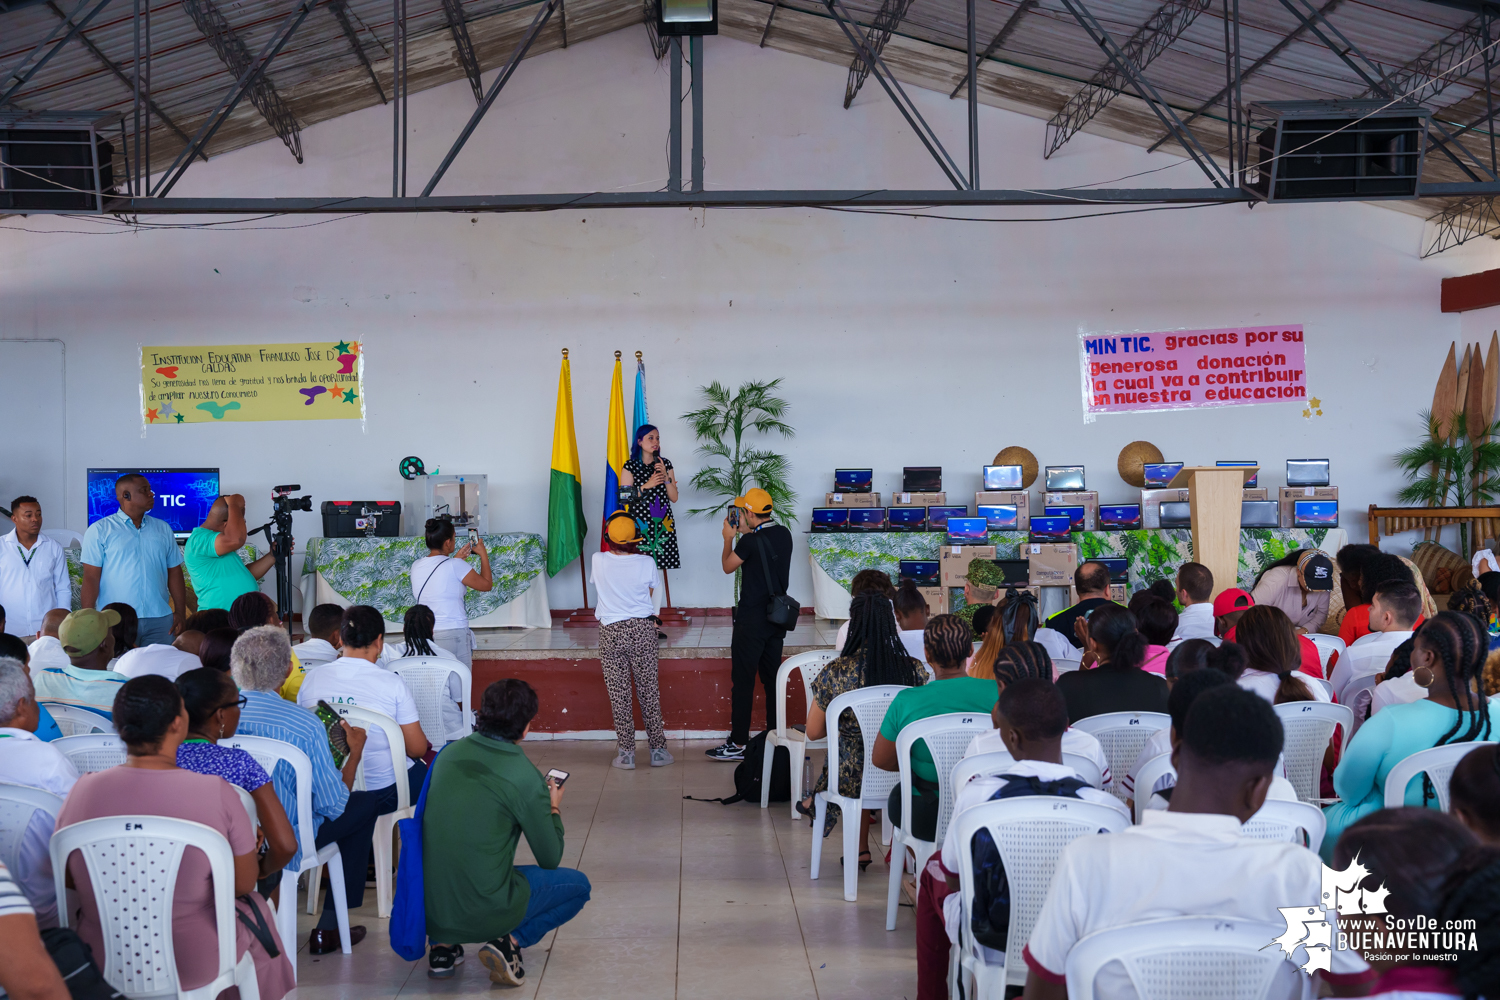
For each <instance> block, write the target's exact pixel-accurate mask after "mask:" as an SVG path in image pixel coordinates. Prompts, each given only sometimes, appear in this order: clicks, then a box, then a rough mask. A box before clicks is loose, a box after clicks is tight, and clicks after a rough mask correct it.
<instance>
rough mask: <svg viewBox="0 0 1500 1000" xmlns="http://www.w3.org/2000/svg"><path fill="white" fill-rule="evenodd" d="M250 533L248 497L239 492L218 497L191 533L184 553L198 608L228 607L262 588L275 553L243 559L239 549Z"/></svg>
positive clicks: (274, 560)
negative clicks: (253, 559)
mask: <svg viewBox="0 0 1500 1000" xmlns="http://www.w3.org/2000/svg"><path fill="white" fill-rule="evenodd" d="M249 537H250V532H249V529H248V528H247V527H246V526H245V498H244V497H243V496H241V495H240V494H238V493H229V494H226V495H224V496H221V497H219V498H218V499H217V500H215V501H214V502H213V506H212V507H210V508H209V509H208V516H207V517H205V518H204V519H203V524H202V525H201V526H200V527H197V528H194V529H193V533H192V534H191V535H189V536H188V540H187V545H185V546H183V550H182V557H183V561H184V562H186V563H187V569H188V576H189V577H190V578H191V579H192V581H193V591H194V592H195V593H196V594H197V595H198V610H199V611H202V610H204V609H206V608H223V609H224V610H226V611H228V610H229V607H230V605H232V604H233V603H234V599H235V598H236V597H239V596H240V595H241V594H248V593H251V592H253V591H256V590H259V589H260V580H261V578H262V577H264V576H265V575H266V574H267V573H268V572H270V570H271V567H272V566H274V565H275V564H276V556H275V555H274V554H273V553H270V552H267V553H266V554H265V555H263V556H261V557H260V558H259V559H257V560H255V561H254V562H252V563H250V564H249V565H248V566H247V565H246V564H245V563H244V562H243V561H242V560H241V559H240V549H242V548H244V547H245V542H246V540H247V539H248V538H249ZM257 624H259V623H257Z"/></svg>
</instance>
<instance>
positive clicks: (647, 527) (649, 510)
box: [625, 458, 682, 569]
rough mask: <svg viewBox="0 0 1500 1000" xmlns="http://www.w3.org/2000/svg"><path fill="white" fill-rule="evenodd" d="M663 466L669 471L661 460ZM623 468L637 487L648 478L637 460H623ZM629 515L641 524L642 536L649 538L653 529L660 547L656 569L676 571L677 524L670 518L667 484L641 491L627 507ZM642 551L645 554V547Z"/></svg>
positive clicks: (646, 472) (647, 472)
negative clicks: (628, 507)
mask: <svg viewBox="0 0 1500 1000" xmlns="http://www.w3.org/2000/svg"><path fill="white" fill-rule="evenodd" d="M662 463H663V464H664V465H665V466H666V467H667V468H668V469H670V468H672V462H671V460H670V459H665V458H664V459H662ZM625 469H626V471H628V472H629V473H630V478H631V481H632V482H634V483H636V484H637V485H639V484H641V483H644V482H645V481H646V480H648V479H650V478H651V470H650V469H648V468H647V467H646V466H645V465H644V464H643V463H642V462H641V461H640V459H637V458H629V459H626V460H625ZM630 516H631V517H633V518H635V519H636V522H637V523H638V524H640V526H641V527H640V531H641V534H642V535H645V536H646V537H647V538H648V539H649V538H651V537H653V535H652V534H651V531H652V529H653V528H654V529H655V532H656V535H655V537H657V538H659V539H660V546H659V547H658V548H657V550H656V566H657V568H658V569H677V568H679V567H680V566H681V565H682V562H681V561H680V560H679V559H678V557H677V522H676V520H675V519H674V518H673V516H672V501H671V500H669V499H667V484H666V483H662V484H661V485H660V486H653V487H651V489H649V490H642V491H641V494H640V497H639V498H638V499H637V500H636V501H635V502H634V503H632V504H631V505H630ZM653 522H656V523H655V524H653ZM641 551H643V552H644V551H646V549H645V546H644V545H643V546H642V547H641Z"/></svg>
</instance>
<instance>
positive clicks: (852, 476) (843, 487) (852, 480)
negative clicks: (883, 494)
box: [833, 469, 875, 493]
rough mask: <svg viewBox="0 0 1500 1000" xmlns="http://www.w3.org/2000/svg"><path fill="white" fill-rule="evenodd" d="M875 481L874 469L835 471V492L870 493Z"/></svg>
mask: <svg viewBox="0 0 1500 1000" xmlns="http://www.w3.org/2000/svg"><path fill="white" fill-rule="evenodd" d="M874 481H875V470H874V469H834V470H833V492H835V493H869V492H870V485H871V484H872V483H873V482H874Z"/></svg>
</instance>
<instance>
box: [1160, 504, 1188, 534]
mask: <svg viewBox="0 0 1500 1000" xmlns="http://www.w3.org/2000/svg"><path fill="white" fill-rule="evenodd" d="M1161 526H1162V527H1163V528H1191V527H1192V526H1193V505H1192V504H1191V503H1189V502H1188V501H1186V500H1167V501H1165V502H1163V503H1162V505H1161Z"/></svg>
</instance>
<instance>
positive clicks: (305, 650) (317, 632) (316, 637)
mask: <svg viewBox="0 0 1500 1000" xmlns="http://www.w3.org/2000/svg"><path fill="white" fill-rule="evenodd" d="M343 617H344V609H343V608H341V607H339V606H338V605H337V604H319V605H318V606H317V607H315V608H313V609H312V610H311V611H309V612H308V613H307V615H306V616H304V618H303V620H302V627H303V628H304V629H306V630H307V638H306V639H304V640H302V641H301V642H299V643H298V644H297V659H299V660H301V661H302V666H303V669H305V670H311V669H312V668H313V667H316V666H317V665H318V664H320V663H330V662H332V661H334V660H337V659H338V658H339V647H340V646H341V645H343V641H342V640H341V639H339V622H340V621H341V620H343Z"/></svg>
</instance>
